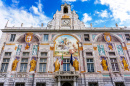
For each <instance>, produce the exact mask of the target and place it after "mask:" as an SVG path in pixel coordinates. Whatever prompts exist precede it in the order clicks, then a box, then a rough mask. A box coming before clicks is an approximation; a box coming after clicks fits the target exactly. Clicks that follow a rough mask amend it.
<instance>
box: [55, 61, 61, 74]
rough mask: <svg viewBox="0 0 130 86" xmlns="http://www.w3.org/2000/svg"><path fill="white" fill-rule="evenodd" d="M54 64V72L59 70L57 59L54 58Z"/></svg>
mask: <svg viewBox="0 0 130 86" xmlns="http://www.w3.org/2000/svg"><path fill="white" fill-rule="evenodd" d="M54 64H55V71H54V72H56V71H59V69H60V63H59V60H58V59H56V62H55V63H54Z"/></svg>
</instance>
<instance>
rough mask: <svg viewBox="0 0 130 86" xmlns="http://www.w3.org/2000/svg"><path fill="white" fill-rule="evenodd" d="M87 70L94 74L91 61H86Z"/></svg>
mask: <svg viewBox="0 0 130 86" xmlns="http://www.w3.org/2000/svg"><path fill="white" fill-rule="evenodd" d="M87 69H88V72H94V62H93V59H87Z"/></svg>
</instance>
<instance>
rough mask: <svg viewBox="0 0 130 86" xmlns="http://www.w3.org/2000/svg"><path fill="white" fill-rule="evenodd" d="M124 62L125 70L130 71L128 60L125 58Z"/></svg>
mask: <svg viewBox="0 0 130 86" xmlns="http://www.w3.org/2000/svg"><path fill="white" fill-rule="evenodd" d="M122 63H123V65H124V70H128V71H129V68H128V64H127V62H126V60H125V59H124V58H123V60H122Z"/></svg>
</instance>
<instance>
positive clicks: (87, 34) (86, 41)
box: [83, 33, 90, 42]
mask: <svg viewBox="0 0 130 86" xmlns="http://www.w3.org/2000/svg"><path fill="white" fill-rule="evenodd" d="M85 35H87V36H88V38H89V40H85V38H86V37H85ZM83 37H84V41H85V42H90V34H87V33H86V34H84V36H83Z"/></svg>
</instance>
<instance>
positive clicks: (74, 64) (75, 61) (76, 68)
mask: <svg viewBox="0 0 130 86" xmlns="http://www.w3.org/2000/svg"><path fill="white" fill-rule="evenodd" d="M73 66H74V68H75V71H79V62H78V60H77V59H75V60H74V61H73Z"/></svg>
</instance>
